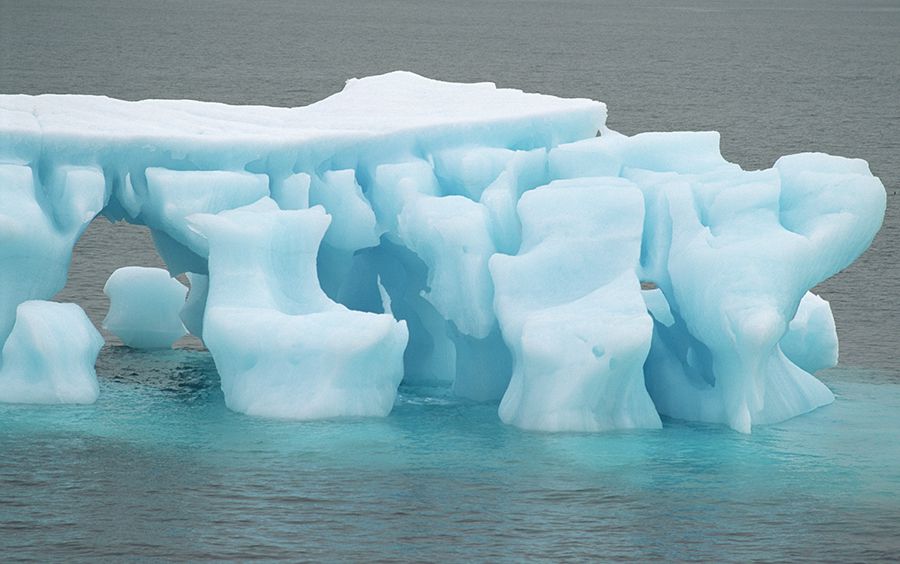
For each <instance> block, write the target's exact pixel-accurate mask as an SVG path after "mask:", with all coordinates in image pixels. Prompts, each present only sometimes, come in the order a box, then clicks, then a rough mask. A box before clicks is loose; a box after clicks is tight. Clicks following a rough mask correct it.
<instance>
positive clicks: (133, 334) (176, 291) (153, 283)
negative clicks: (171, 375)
mask: <svg viewBox="0 0 900 564" xmlns="http://www.w3.org/2000/svg"><path fill="white" fill-rule="evenodd" d="M187 292H188V289H187V288H186V287H185V286H184V284H182V283H181V282H179V281H178V280H175V279H174V278H172V277H171V276H169V273H168V272H167V271H165V270H163V269H161V268H147V267H143V266H126V267H124V268H120V269H118V270H116V271H115V272H113V273H112V274H111V275H110V277H109V280H107V281H106V285H105V286H104V287H103V293H104V294H106V295H107V296H108V297H109V312H108V313H107V314H106V318H105V319H104V320H103V328H104V329H106V330H107V331H109V332H110V333H112V334H114V335H115V336H116V337H118V338H119V339H121V340H122V342H123V343H125V344H126V345H127V346H129V347H132V348H136V349H167V348H169V347H171V346H172V344H173V343H174V342H175V341H177V340H178V339H180V338H181V337H183V336H185V335H186V334H187V331H186V330H185V328H184V325H183V324H182V322H181V317H180V313H181V309H182V308H183V307H184V305H185V302H184V300H185V296H186V295H187Z"/></svg>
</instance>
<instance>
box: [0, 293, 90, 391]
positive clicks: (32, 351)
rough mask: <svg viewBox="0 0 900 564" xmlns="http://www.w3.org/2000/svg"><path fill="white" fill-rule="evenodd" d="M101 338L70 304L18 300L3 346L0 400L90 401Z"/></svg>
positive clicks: (73, 305) (83, 314) (82, 315)
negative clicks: (13, 318)
mask: <svg viewBox="0 0 900 564" xmlns="http://www.w3.org/2000/svg"><path fill="white" fill-rule="evenodd" d="M102 347H103V337H101V336H100V333H99V332H97V329H95V328H94V326H93V325H92V324H91V321H90V320H89V319H88V317H87V315H85V313H84V311H83V310H82V309H81V308H80V307H78V306H77V305H75V304H62V303H57V302H48V301H41V300H29V301H26V302H22V303H21V304H19V306H18V307H17V308H16V320H15V324H14V325H13V328H12V331H11V332H10V334H9V337H8V338H7V339H6V342H5V343H4V344H3V365H2V367H0V401H2V402H7V403H43V404H54V403H94V402H95V401H96V400H97V396H98V395H99V392H100V387H99V384H98V383H97V373H96V372H95V370H94V364H95V363H96V362H97V355H98V354H99V353H100V349H101V348H102Z"/></svg>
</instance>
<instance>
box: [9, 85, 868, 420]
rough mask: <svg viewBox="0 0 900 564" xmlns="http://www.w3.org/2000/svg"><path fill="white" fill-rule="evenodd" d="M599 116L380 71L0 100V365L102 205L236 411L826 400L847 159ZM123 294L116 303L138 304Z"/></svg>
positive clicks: (578, 411) (541, 98)
mask: <svg viewBox="0 0 900 564" xmlns="http://www.w3.org/2000/svg"><path fill="white" fill-rule="evenodd" d="M605 121H606V106H605V105H604V104H602V103H601V102H597V101H593V100H587V99H563V98H557V97H553V96H545V95H540V94H529V93H524V92H522V91H519V90H514V89H507V88H498V87H496V86H495V85H494V84H491V83H477V84H454V83H447V82H440V81H435V80H430V79H427V78H423V77H420V76H417V75H415V74H412V73H406V72H394V73H389V74H386V75H381V76H374V77H368V78H363V79H353V80H350V81H348V83H347V85H346V86H345V88H344V89H343V91H341V92H339V93H337V94H335V95H333V96H331V97H329V98H326V99H325V100H322V101H320V102H317V103H315V104H312V105H310V106H306V107H299V108H270V107H261V106H228V105H224V104H216V103H208V102H196V101H186V100H144V101H140V102H125V101H120V100H113V99H109V98H105V97H98V96H67V95H41V96H24V95H0V342H4V343H5V345H4V347H3V353H2V355H3V356H2V357H0V367H2V366H4V365H5V363H6V359H7V358H9V357H12V358H16V355H17V354H24V353H21V352H19V353H17V352H16V350H17V349H22V350H27V349H28V347H29V345H28V344H27V343H24V342H23V341H22V340H21V339H19V338H18V337H15V335H14V333H15V329H14V326H15V325H16V324H17V323H18V321H17V316H16V309H17V308H18V307H19V305H20V304H22V303H24V302H27V301H29V300H46V299H49V298H51V297H52V296H53V295H54V294H55V292H56V291H58V290H59V289H60V288H61V287H62V285H63V284H64V283H65V277H66V272H67V268H68V263H69V260H70V257H71V252H72V248H73V246H74V244H75V242H76V241H77V239H78V237H79V236H80V235H81V233H82V232H83V230H84V228H85V227H86V226H87V224H88V223H89V222H90V221H91V220H92V219H93V218H94V217H96V216H97V215H98V214H102V215H103V216H105V217H106V218H108V219H110V220H112V221H118V220H124V221H128V222H131V223H135V224H140V225H145V226H147V227H148V228H149V229H150V232H151V234H152V236H153V240H154V242H155V244H156V246H157V249H158V250H159V253H160V256H161V257H162V258H163V259H164V261H165V263H166V266H167V268H168V271H169V272H168V274H167V275H168V276H175V275H178V274H182V273H185V274H186V275H187V276H188V278H189V280H190V282H191V290H190V293H189V294H188V297H187V301H186V302H185V300H184V298H183V294H182V295H181V297H180V298H179V299H178V300H175V299H174V298H173V299H171V300H170V301H169V300H167V305H166V308H165V309H166V310H167V312H169V314H167V315H168V316H169V317H170V318H173V319H178V318H179V316H180V320H181V321H183V323H184V325H185V326H186V327H187V328H188V330H189V331H190V332H191V333H192V334H194V335H197V336H198V337H201V338H202V339H203V341H204V343H205V344H206V346H207V347H208V348H209V350H210V352H211V354H212V356H213V359H214V361H215V363H216V367H217V369H218V370H219V373H220V375H221V377H222V388H223V391H224V393H225V399H226V403H227V405H228V406H229V407H230V408H231V409H234V410H236V411H239V412H242V413H247V414H250V415H258V416H268V417H287V418H298V419H311V418H327V417H341V416H384V415H386V414H388V413H389V412H390V410H391V407H392V405H393V403H394V401H395V398H396V394H397V387H398V386H399V385H400V383H401V382H405V383H407V384H409V385H429V386H432V385H436V386H444V387H446V388H448V389H449V390H451V391H452V393H454V394H455V395H457V396H460V397H462V398H467V399H469V400H473V401H489V402H499V417H500V419H501V420H503V421H504V422H506V423H509V424H512V425H515V426H518V427H521V428H524V429H531V430H543V431H601V430H607V429H623V428H657V427H660V426H661V424H662V419H661V416H666V417H673V418H680V419H686V420H691V421H701V422H708V423H716V424H725V425H728V426H730V427H731V428H733V429H735V430H737V431H740V432H750V431H751V429H752V426H753V425H755V424H766V423H775V422H778V421H783V420H785V419H788V418H790V417H794V416H796V415H799V414H801V413H805V412H807V411H810V410H812V409H815V408H816V407H819V406H821V405H824V404H827V403H828V402H830V401H832V400H833V395H832V394H831V392H830V391H829V390H828V389H827V388H826V387H825V386H824V385H823V384H822V383H821V382H819V381H818V380H817V379H816V378H815V377H814V376H813V375H812V373H813V372H815V371H816V370H819V369H822V368H825V367H828V366H833V365H834V364H835V363H836V362H837V351H838V347H837V335H836V331H835V323H834V318H833V316H832V314H831V309H830V307H829V305H828V303H827V302H825V301H824V300H822V299H821V298H819V297H817V296H815V295H814V294H813V293H811V292H810V290H811V289H813V288H814V287H815V286H816V285H817V284H819V283H820V282H822V281H823V280H825V279H827V278H828V277H830V276H832V275H834V274H836V273H837V272H839V271H840V270H841V269H843V268H846V267H847V266H848V265H849V264H851V263H852V262H853V260H855V259H856V258H857V257H858V256H859V255H860V254H862V253H863V252H864V251H865V249H866V248H867V247H868V245H869V244H870V243H871V241H872V240H873V238H874V236H875V234H876V233H877V231H878V229H879V228H880V225H881V222H882V219H883V216H884V210H885V191H884V187H883V186H882V184H881V182H880V181H879V180H878V179H877V178H875V177H874V176H873V175H872V174H871V172H870V170H869V168H868V165H867V164H866V163H865V161H862V160H859V159H847V158H842V157H835V156H830V155H824V154H820V153H804V154H799V155H791V156H787V157H783V158H781V159H779V160H778V162H776V163H775V165H774V166H773V167H772V168H770V169H767V170H760V171H745V170H743V169H741V167H740V166H738V165H736V164H732V163H729V162H727V161H726V160H725V159H724V158H723V157H722V155H721V152H720V151H719V135H718V134H717V133H715V132H672V133H657V132H651V133H642V134H638V135H634V136H625V135H621V134H619V133H616V132H615V131H612V130H610V129H608V128H607V127H606V125H605ZM136 282H137V280H134V281H133V283H126V284H125V285H124V286H123V287H122V288H121V290H120V291H121V292H122V295H123V296H127V299H126V301H131V302H134V301H138V300H140V299H141V298H140V296H142V295H143V296H151V295H152V294H153V292H152V291H150V290H140V289H139V288H138V287H137V284H136ZM129 286H131V287H130V288H129ZM47 315H48V316H49V315H50V313H47ZM132 326H135V325H132ZM14 337H15V338H14ZM70 345H71V346H72V347H73V350H74V348H78V347H77V346H76V345H77V344H76V343H68V342H67V341H66V340H65V339H64V338H60V340H59V342H58V343H57V345H56V346H57V347H59V348H60V349H63V348H66V347H67V346H70ZM80 358H84V357H83V355H82V357H80ZM31 368H32V369H34V370H37V369H38V368H37V366H36V365H31ZM2 386H3V384H2V383H0V388H2ZM3 397H4V395H3V393H2V389H0V399H2V398H3Z"/></svg>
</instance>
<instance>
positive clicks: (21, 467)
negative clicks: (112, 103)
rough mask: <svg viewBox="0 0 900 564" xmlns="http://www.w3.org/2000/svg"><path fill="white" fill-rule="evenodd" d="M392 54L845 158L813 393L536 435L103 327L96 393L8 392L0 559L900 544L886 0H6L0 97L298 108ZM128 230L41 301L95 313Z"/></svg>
mask: <svg viewBox="0 0 900 564" xmlns="http://www.w3.org/2000/svg"><path fill="white" fill-rule="evenodd" d="M396 69H406V70H411V71H415V72H418V73H420V74H423V75H426V76H430V77H433V78H439V79H444V80H454V81H483V80H490V81H493V82H496V83H497V84H499V85H501V86H506V87H515V88H521V89H524V90H527V91H536V92H543V93H548V94H555V95H559V96H566V97H588V98H594V99H598V100H602V101H604V102H606V103H607V104H608V106H609V122H608V123H609V126H610V127H612V128H613V129H616V130H619V131H621V132H623V133H628V134H631V133H637V132H640V131H648V130H658V131H670V130H708V129H715V130H718V131H720V132H721V134H722V150H723V152H724V154H725V156H726V157H727V158H728V159H729V160H732V161H734V162H737V163H739V164H741V165H742V166H743V167H744V168H746V169H756V168H766V167H769V166H771V165H772V163H773V162H774V161H775V159H777V158H778V157H779V156H780V155H784V154H790V153H795V152H802V151H809V150H818V151H824V152H829V153H833V154H838V155H844V156H853V157H860V158H864V159H866V160H868V161H869V163H870V165H871V168H872V171H873V173H875V174H876V175H878V176H880V177H881V179H882V181H883V182H884V184H885V187H886V189H887V192H888V210H887V215H886V218H885V223H884V227H883V228H882V230H881V232H880V234H879V236H878V237H877V239H876V240H875V242H874V244H873V245H872V248H871V249H870V250H869V251H868V252H867V253H866V254H865V255H864V256H863V257H862V258H860V259H859V260H858V261H857V262H856V263H855V264H854V265H853V266H851V267H850V268H848V269H847V270H846V271H844V272H842V273H841V274H839V275H838V276H836V277H834V278H833V279H831V280H829V281H827V282H826V283H824V284H822V285H821V286H820V287H819V288H817V289H816V291H817V292H819V293H820V294H821V295H822V296H823V297H825V298H826V299H828V300H829V301H830V302H831V304H832V307H833V310H834V314H835V318H836V322H837V327H838V333H839V335H840V338H841V363H840V365H839V366H838V367H837V368H835V369H832V370H829V371H825V372H823V373H821V374H820V375H819V376H820V377H821V378H822V379H823V380H824V381H825V382H826V383H827V384H828V385H829V386H830V387H831V388H832V389H833V390H834V391H835V393H836V395H837V400H836V401H835V403H834V404H833V405H830V406H828V407H825V408H822V409H819V410H817V411H816V412H814V413H811V414H808V415H805V416H801V417H798V418H796V419H793V420H791V421H788V422H786V423H783V424H780V425H774V426H769V427H757V428H755V429H754V431H753V434H752V435H750V436H744V435H740V434H737V433H734V432H732V431H729V430H727V429H725V428H722V427H718V426H709V425H696V424H689V423H685V422H680V421H674V420H667V421H665V422H664V429H663V430H661V431H649V432H645V431H642V432H615V433H603V434H595V435H591V434H543V433H526V432H522V431H518V430H516V429H514V428H511V427H507V426H504V425H502V424H501V423H500V422H499V420H498V418H497V415H496V405H490V404H475V403H468V402H462V401H459V400H457V399H454V398H452V397H450V396H449V395H448V394H447V393H446V391H445V390H440V389H422V388H403V389H401V396H400V399H399V401H398V404H397V405H396V408H395V410H394V412H393V413H392V414H391V415H390V416H389V417H387V418H385V419H382V420H344V421H327V422H316V423H291V422H281V421H269V420H262V419H254V418H249V417H246V416H242V415H238V414H235V413H232V412H230V411H228V410H227V409H226V408H225V406H224V401H223V398H222V394H221V391H220V390H219V382H218V376H217V374H216V370H215V366H214V364H213V362H212V359H211V357H210V356H209V354H208V353H206V352H205V351H204V350H202V347H200V346H199V342H197V341H196V340H193V341H192V340H184V341H182V342H181V344H180V347H179V349H178V350H173V351H168V352H155V353H142V352H137V351H133V350H131V349H128V348H126V347H123V346H121V345H120V344H118V343H117V342H116V340H115V339H114V338H112V337H111V336H108V335H107V337H109V342H108V345H107V346H106V347H105V348H104V350H103V351H102V353H101V356H100V359H99V362H98V367H97V371H98V375H99V378H100V384H101V396H100V399H99V400H98V402H97V403H96V404H95V405H92V406H86V407H31V406H15V405H0V559H2V560H3V561H10V560H34V561H40V562H45V561H60V560H82V561H87V562H95V561H98V560H108V561H122V560H216V561H221V560H248V559H249V560H270V559H272V560H288V561H299V560H314V561H335V560H338V561H345V560H351V561H378V560H416V561H444V560H447V561H460V560H474V561H503V560H506V561H517V562H518V561H523V560H550V561H559V560H579V561H581V560H588V559H590V560H607V561H608V560H637V561H649V560H695V561H697V560H699V561H719V562H722V561H735V562H746V561H750V560H792V561H794V560H808V561H817V562H823V561H849V560H856V561H876V560H895V561H896V560H898V559H900V359H898V350H900V321H898V320H900V299H898V298H897V297H895V295H894V284H895V282H896V281H897V280H898V279H900V258H898V252H900V217H898V214H900V212H898V205H900V200H898V196H897V192H898V190H900V94H898V85H900V2H898V1H897V0H881V1H876V0H861V1H804V0H785V1H774V0H772V1H756V2H739V1H736V0H720V1H713V0H689V1H682V0H675V1H670V2H669V1H664V0H656V1H624V0H623V1H587V0H569V1H564V0H558V1H553V0H533V1H529V0H480V1H467V0H459V1H454V0H445V1H442V2H435V1H429V0H422V1H399V0H396V1H379V2H372V1H344V0H336V1H331V2H304V1H289V0H258V1H254V2H243V1H238V0H193V1H191V2H178V1H164V0H115V1H113V0H109V1H103V0H98V1H89V0H56V1H47V0H28V1H23V0H0V92H3V93H28V94H40V93H46V92H53V93H81V94H103V95H108V96H113V97H118V98H125V99H135V100H136V99H142V98H193V99H201V100H212V101H220V102H229V103H235V104H246V103H253V104H268V105H277V106H296V105H305V104H308V103H311V102H314V101H316V100H319V99H321V98H323V97H325V96H328V95H330V94H332V93H334V92H337V91H338V90H340V89H341V87H342V85H343V82H344V81H345V80H346V79H348V78H351V77H360V76H366V75H371V74H377V73H381V72H386V71H390V70H396ZM126 265H144V266H160V265H161V262H160V259H159V257H158V256H157V254H156V252H155V250H154V249H153V246H152V243H151V242H150V238H149V236H148V234H147V232H146V230H145V229H143V228H139V227H134V226H128V225H122V224H116V225H111V224H109V223H108V222H106V221H105V220H97V221H95V222H94V224H92V226H91V228H90V229H89V230H88V232H87V234H86V235H85V236H84V237H83V238H82V240H81V241H80V242H79V244H78V246H77V247H76V251H75V257H74V260H73V264H72V269H71V273H70V279H69V284H68V286H67V287H66V289H65V290H64V291H63V292H62V293H61V294H60V295H59V296H58V297H57V299H59V300H63V301H74V302H76V303H79V304H80V305H82V307H84V308H85V310H86V311H87V312H88V314H89V316H90V317H91V318H92V319H93V320H94V321H95V322H96V323H98V324H99V321H100V320H102V318H103V316H104V315H105V313H106V308H107V307H108V302H107V301H106V299H105V297H104V296H103V294H102V287H103V284H104V283H105V281H106V278H107V277H108V276H109V274H110V273H111V272H112V271H113V270H115V269H116V268H119V267H121V266H126Z"/></svg>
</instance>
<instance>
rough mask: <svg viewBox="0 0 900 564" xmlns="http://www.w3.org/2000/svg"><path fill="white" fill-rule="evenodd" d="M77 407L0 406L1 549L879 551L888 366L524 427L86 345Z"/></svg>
mask: <svg viewBox="0 0 900 564" xmlns="http://www.w3.org/2000/svg"><path fill="white" fill-rule="evenodd" d="M98 370H99V373H100V377H101V395H100V400H99V401H98V402H97V403H96V404H95V405H92V406H87V407H62V408H60V407H29V406H11V405H3V406H0V420H2V421H3V422H4V425H3V427H2V430H0V452H2V453H3V454H2V462H0V508H2V515H3V520H2V522H0V548H2V549H4V551H5V552H6V553H7V554H15V555H17V556H19V557H29V556H30V557H34V558H35V559H36V560H42V559H44V558H46V557H47V556H48V555H51V556H52V555H56V556H63V555H64V556H65V557H67V558H71V557H79V556H81V557H85V558H90V559H93V558H109V559H113V560H115V559H118V558H123V557H127V556H131V557H134V556H137V555H140V557H142V558H162V559H170V558H171V559H189V560H201V559H212V560H219V559H229V560H232V559H234V560H240V559H250V558H253V559H258V558H263V559H265V558H276V559H277V558H285V559H289V560H298V559H314V560H329V561H331V560H345V559H350V560H361V561H375V560H379V559H391V558H398V557H402V558H405V559H409V560H417V559H420V560H423V559H429V560H430V559H445V558H446V559H452V560H464V559H475V560H479V561H482V560H488V561H494V560H509V561H521V560H522V559H525V558H526V557H531V558H546V559H551V560H559V559H577V560H582V559H587V558H601V559H604V560H611V559H636V560H648V559H666V560H672V559H696V560H708V561H713V560H714V561H725V560H728V561H748V560H751V559H763V560H766V559H790V560H796V559H810V560H816V561H825V560H850V559H863V560H875V559H878V558H891V557H896V556H897V555H898V554H900V537H898V536H897V535H896V532H897V526H898V525H897V523H898V519H900V446H898V442H897V436H896V429H897V428H898V426H900V385H897V384H895V383H883V382H882V383H879V379H878V378H877V377H876V378H875V379H874V381H873V379H872V378H871V375H868V376H869V377H867V374H866V373H860V372H858V371H856V372H854V371H851V370H843V369H835V370H832V371H829V372H827V373H825V378H824V379H825V381H826V382H827V383H828V384H829V385H830V386H831V387H832V389H833V390H834V391H835V393H836V394H837V396H838V399H837V401H836V402H835V403H834V404H833V405H831V406H829V407H826V408H823V409H820V410H817V411H816V412H814V413H811V414H809V415H807V416H803V417H799V418H796V419H794V420H792V421H789V422H786V423H783V424H781V425H775V426H769V427H758V428H755V429H754V432H753V434H752V435H750V436H745V435H740V434H738V433H734V432H732V431H730V430H728V429H725V428H723V427H716V426H706V425H696V424H688V423H684V422H679V421H666V422H665V426H664V428H663V430H662V431H638V432H617V433H604V434H593V435H591V434H543V433H526V432H522V431H518V430H516V429H514V428H512V427H508V426H505V425H502V424H501V423H500V422H499V421H498V419H497V416H496V406H495V405H484V404H473V403H466V402H461V401H459V400H457V399H453V398H450V397H448V396H447V395H446V394H444V393H442V391H441V390H433V389H403V390H401V396H400V399H399V401H398V404H397V406H396V409H395V411H394V412H393V413H392V414H391V416H390V417H388V418H385V419H374V420H373V419H368V420H343V421H322V422H313V423H298V422H285V421H273V420H264V419H256V418H249V417H246V416H242V415H238V414H235V413H233V412H230V411H228V410H227V409H226V408H225V405H224V401H223V398H222V394H221V391H220V390H219V387H218V377H217V375H216V373H215V369H214V366H213V364H212V361H211V358H210V357H209V355H208V354H207V353H205V352H198V351H189V350H180V351H171V352H167V353H154V354H148V353H136V352H134V351H131V350H129V349H126V348H124V347H110V348H107V349H105V350H104V352H103V354H102V357H101V360H100V363H99V365H98Z"/></svg>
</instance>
